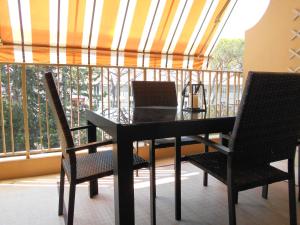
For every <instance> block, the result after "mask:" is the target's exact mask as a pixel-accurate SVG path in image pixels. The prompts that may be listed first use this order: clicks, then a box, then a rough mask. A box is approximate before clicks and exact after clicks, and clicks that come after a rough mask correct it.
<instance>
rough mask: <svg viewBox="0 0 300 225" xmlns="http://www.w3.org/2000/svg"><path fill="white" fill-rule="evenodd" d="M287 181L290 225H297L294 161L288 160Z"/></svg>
mask: <svg viewBox="0 0 300 225" xmlns="http://www.w3.org/2000/svg"><path fill="white" fill-rule="evenodd" d="M288 161H289V163H288V171H289V174H290V179H289V181H288V182H289V209H290V225H297V211H296V189H295V171H294V160H292V159H289V160H288Z"/></svg>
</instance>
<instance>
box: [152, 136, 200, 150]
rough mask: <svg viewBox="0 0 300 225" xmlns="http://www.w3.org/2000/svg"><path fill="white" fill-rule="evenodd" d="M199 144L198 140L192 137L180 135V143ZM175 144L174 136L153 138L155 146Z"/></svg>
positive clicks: (162, 146) (171, 145) (163, 146)
mask: <svg viewBox="0 0 300 225" xmlns="http://www.w3.org/2000/svg"><path fill="white" fill-rule="evenodd" d="M192 144H199V141H196V140H195V139H193V138H192V137H189V136H183V137H181V145H192ZM174 145H175V138H162V139H155V148H168V147H173V146H174Z"/></svg>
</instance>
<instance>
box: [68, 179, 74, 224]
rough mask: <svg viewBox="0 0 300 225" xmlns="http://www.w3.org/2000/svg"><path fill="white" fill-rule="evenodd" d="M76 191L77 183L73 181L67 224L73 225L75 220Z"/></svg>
mask: <svg viewBox="0 0 300 225" xmlns="http://www.w3.org/2000/svg"><path fill="white" fill-rule="evenodd" d="M75 191H76V184H74V183H73V182H71V183H70V193H69V208H68V217H67V223H66V224H67V225H73V220H74V207H75Z"/></svg>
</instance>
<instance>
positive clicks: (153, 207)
mask: <svg viewBox="0 0 300 225" xmlns="http://www.w3.org/2000/svg"><path fill="white" fill-rule="evenodd" d="M149 159H150V217H151V225H155V224H156V200H155V198H156V183H155V147H154V140H151V143H150V146H149Z"/></svg>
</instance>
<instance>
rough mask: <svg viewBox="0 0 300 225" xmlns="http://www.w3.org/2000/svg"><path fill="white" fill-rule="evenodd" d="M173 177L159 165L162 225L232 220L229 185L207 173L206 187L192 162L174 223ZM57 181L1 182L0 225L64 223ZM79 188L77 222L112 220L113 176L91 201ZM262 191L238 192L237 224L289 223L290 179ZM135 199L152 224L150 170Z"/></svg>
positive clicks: (142, 217)
mask: <svg viewBox="0 0 300 225" xmlns="http://www.w3.org/2000/svg"><path fill="white" fill-rule="evenodd" d="M173 177H174V171H173V166H164V167H159V168H157V224H158V225H177V224H185V225H195V224H200V225H227V224H228V219H227V218H228V217H227V195H226V187H225V185H223V184H222V183H220V182H218V181H217V180H215V179H214V178H212V177H209V186H208V187H203V186H202V171H200V170H199V169H198V168H196V167H194V166H192V165H191V164H189V163H183V164H182V221H180V222H178V221H176V220H175V219H174V178H173ZM57 181H58V175H51V176H43V177H33V178H27V179H20V180H15V181H3V182H0V225H63V224H64V221H63V218H62V217H59V216H57V205H58V193H57ZM77 187H78V188H77V192H76V201H75V222H74V224H76V225H93V224H101V225H102V224H103V225H108V224H114V208H113V178H112V177H106V178H103V179H100V180H99V191H100V194H99V196H97V197H95V198H94V199H89V197H88V186H87V184H86V183H84V184H82V185H78V186H77ZM66 190H68V188H67V187H66ZM66 194H67V193H66ZM260 194H261V189H260V188H256V189H253V190H249V191H245V192H241V193H240V195H239V204H238V205H237V222H238V224H239V225H264V224H272V225H284V224H289V217H288V215H289V214H288V185H287V183H286V182H280V183H276V184H273V185H271V186H270V192H269V200H264V199H262V198H261V197H260ZM65 199H67V195H65ZM135 199H136V200H135V206H136V224H140V225H146V224H150V218H149V173H148V170H140V176H139V177H135ZM299 205H300V204H299V203H298V202H297V209H298V211H297V212H298V215H299V214H300V206H299ZM298 223H300V219H299V216H298Z"/></svg>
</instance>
